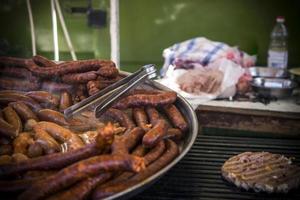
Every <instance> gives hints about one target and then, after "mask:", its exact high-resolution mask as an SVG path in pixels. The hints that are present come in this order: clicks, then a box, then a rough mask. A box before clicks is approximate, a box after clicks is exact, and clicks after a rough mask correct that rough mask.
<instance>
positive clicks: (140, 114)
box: [132, 108, 152, 132]
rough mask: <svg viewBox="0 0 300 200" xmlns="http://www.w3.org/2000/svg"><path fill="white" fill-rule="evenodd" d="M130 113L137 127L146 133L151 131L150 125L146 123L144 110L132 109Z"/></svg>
mask: <svg viewBox="0 0 300 200" xmlns="http://www.w3.org/2000/svg"><path fill="white" fill-rule="evenodd" d="M132 113H133V118H134V120H135V123H136V124H137V125H138V126H139V127H141V128H142V129H143V130H144V131H146V132H147V131H149V130H150V129H151V126H152V125H151V124H149V123H148V119H147V114H146V112H145V110H144V108H133V109H132Z"/></svg>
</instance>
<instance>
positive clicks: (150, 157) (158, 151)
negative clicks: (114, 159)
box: [99, 140, 166, 188]
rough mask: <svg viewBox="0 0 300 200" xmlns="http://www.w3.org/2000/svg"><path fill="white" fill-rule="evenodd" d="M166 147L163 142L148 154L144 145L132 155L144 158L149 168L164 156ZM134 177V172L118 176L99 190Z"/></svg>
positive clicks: (100, 186)
mask: <svg viewBox="0 0 300 200" xmlns="http://www.w3.org/2000/svg"><path fill="white" fill-rule="evenodd" d="M165 146H166V145H165V142H164V141H163V140H162V141H160V142H159V143H158V144H157V145H156V146H155V147H153V148H152V149H151V150H150V151H149V152H148V153H146V148H145V147H144V146H143V145H140V146H138V147H137V148H136V149H135V150H134V152H133V153H132V155H136V156H144V162H145V165H146V166H148V165H149V164H151V163H152V162H154V161H155V160H157V159H158V158H159V156H161V155H162V153H163V152H164V150H165V148H166V147H165ZM134 175H135V173H132V172H124V173H122V174H121V175H119V176H117V177H116V178H114V179H112V180H110V181H108V182H107V183H105V184H103V185H99V188H104V187H107V186H110V185H114V184H117V183H121V182H123V181H127V180H129V178H130V177H132V176H134Z"/></svg>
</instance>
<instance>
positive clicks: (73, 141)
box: [35, 122, 84, 150]
mask: <svg viewBox="0 0 300 200" xmlns="http://www.w3.org/2000/svg"><path fill="white" fill-rule="evenodd" d="M36 126H37V127H39V128H41V129H43V130H45V131H47V132H48V133H49V134H50V135H51V136H52V137H53V138H54V139H56V140H58V141H59V142H61V143H63V142H66V143H67V146H68V149H69V150H72V149H77V148H80V147H83V146H84V143H83V141H82V140H81V139H80V137H79V136H78V135H76V134H75V133H73V132H72V131H70V130H69V129H67V128H64V127H62V126H59V125H57V124H55V123H52V122H39V123H38V124H37V125H36ZM36 126H35V127H36Z"/></svg>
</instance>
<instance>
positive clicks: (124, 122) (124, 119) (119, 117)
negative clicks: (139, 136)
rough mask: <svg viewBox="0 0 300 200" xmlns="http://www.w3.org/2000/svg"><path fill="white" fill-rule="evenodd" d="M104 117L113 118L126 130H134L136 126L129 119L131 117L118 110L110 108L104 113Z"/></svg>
mask: <svg viewBox="0 0 300 200" xmlns="http://www.w3.org/2000/svg"><path fill="white" fill-rule="evenodd" d="M104 117H109V118H112V119H113V120H116V121H117V122H118V123H119V124H120V125H121V126H123V127H125V128H126V130H130V129H133V128H134V127H135V124H134V123H133V121H132V120H131V119H130V118H129V116H128V115H127V114H126V113H125V112H123V111H121V110H118V109H114V108H110V109H108V110H107V111H106V112H105V113H104Z"/></svg>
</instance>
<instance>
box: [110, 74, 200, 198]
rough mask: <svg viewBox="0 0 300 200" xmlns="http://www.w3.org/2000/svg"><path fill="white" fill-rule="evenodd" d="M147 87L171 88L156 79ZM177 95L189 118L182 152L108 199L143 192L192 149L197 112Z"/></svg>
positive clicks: (177, 104) (177, 101) (179, 107)
mask: <svg viewBox="0 0 300 200" xmlns="http://www.w3.org/2000/svg"><path fill="white" fill-rule="evenodd" d="M123 74H126V73H123ZM145 87H152V88H156V89H160V90H165V91H168V90H169V91H170V89H169V88H167V87H165V86H163V85H161V84H159V83H157V82H155V81H147V83H145ZM177 96H178V98H177V100H176V102H175V105H176V106H177V107H178V109H180V111H181V113H182V114H183V116H184V117H185V119H186V120H187V122H188V124H189V131H188V132H187V133H186V135H185V137H184V139H183V142H182V144H181V146H180V150H181V151H180V154H179V155H178V156H177V158H175V159H174V160H173V161H172V162H170V163H169V164H168V165H167V166H165V167H164V168H163V169H161V170H160V171H158V172H157V173H155V174H153V175H152V176H150V177H149V178H147V179H145V180H144V181H142V182H140V183H138V184H136V185H134V186H132V187H130V188H128V189H126V190H124V191H122V192H119V193H117V194H115V195H113V196H110V197H108V198H106V199H128V198H130V197H132V196H134V195H136V194H138V193H140V192H142V191H143V190H145V189H146V188H148V187H149V186H151V185H152V184H154V183H155V182H156V181H157V180H158V179H159V178H160V177H162V176H163V175H164V174H165V173H167V172H168V171H169V170H170V169H171V168H172V167H173V166H174V165H176V164H177V163H178V162H179V161H180V160H181V159H182V158H183V157H184V156H185V155H186V154H187V152H188V151H189V150H190V148H191V147H192V145H193V143H194V142H195V140H196V137H197V133H198V121H197V117H196V114H195V112H194V110H193V109H192V107H191V106H190V104H189V103H188V102H187V101H186V100H185V99H184V98H183V97H182V96H180V95H179V94H177Z"/></svg>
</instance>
